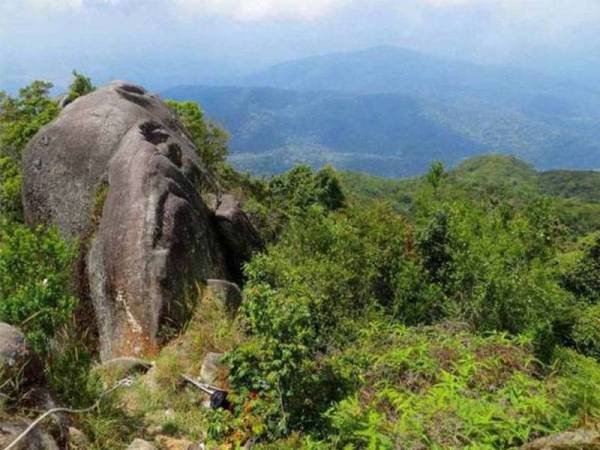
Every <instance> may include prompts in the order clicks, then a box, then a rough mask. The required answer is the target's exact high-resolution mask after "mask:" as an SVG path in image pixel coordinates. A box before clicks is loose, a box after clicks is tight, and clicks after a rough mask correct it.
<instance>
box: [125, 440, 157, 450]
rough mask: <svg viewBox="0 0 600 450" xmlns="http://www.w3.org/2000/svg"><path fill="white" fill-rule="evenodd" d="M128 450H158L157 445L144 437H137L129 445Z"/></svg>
mask: <svg viewBox="0 0 600 450" xmlns="http://www.w3.org/2000/svg"><path fill="white" fill-rule="evenodd" d="M127 450H156V447H155V446H154V445H152V444H151V443H150V442H148V441H144V440H143V439H135V440H134V441H133V442H132V443H131V444H130V445H129V447H127Z"/></svg>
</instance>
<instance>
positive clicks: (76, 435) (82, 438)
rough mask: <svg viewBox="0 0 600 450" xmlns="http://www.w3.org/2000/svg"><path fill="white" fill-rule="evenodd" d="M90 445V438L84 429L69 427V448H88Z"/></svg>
mask: <svg viewBox="0 0 600 450" xmlns="http://www.w3.org/2000/svg"><path fill="white" fill-rule="evenodd" d="M90 445H91V444H90V440H89V439H88V437H87V436H86V435H85V434H84V433H83V432H82V431H80V430H78V429H77V428H74V427H69V450H86V449H88V448H90Z"/></svg>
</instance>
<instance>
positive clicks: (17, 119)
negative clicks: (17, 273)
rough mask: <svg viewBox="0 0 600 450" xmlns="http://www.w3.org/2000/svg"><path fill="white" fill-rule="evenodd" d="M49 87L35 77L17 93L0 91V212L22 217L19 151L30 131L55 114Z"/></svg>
mask: <svg viewBox="0 0 600 450" xmlns="http://www.w3.org/2000/svg"><path fill="white" fill-rule="evenodd" d="M51 88H52V84H51V83H47V82H44V81H34V82H33V83H31V84H30V85H29V86H27V87H25V88H23V89H21V90H20V91H19V96H18V97H10V96H8V95H6V94H4V93H2V92H0V216H4V217H6V218H10V219H13V220H19V219H21V217H22V214H23V213H22V207H21V184H22V179H21V168H20V164H21V153H22V151H23V149H24V148H25V146H26V145H27V142H29V140H30V139H31V138H32V137H33V135H34V134H35V133H37V132H38V130H39V129H40V128H41V127H43V126H44V125H46V124H47V123H48V122H50V121H51V120H52V119H54V118H55V117H56V115H57V114H58V111H59V108H58V104H57V103H56V102H55V101H54V100H52V99H51V98H50V94H49V93H50V89H51Z"/></svg>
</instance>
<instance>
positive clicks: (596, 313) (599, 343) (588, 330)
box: [573, 303, 600, 360]
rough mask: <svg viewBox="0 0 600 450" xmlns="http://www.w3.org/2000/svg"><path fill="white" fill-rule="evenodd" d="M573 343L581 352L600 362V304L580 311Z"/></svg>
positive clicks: (574, 330)
mask: <svg viewBox="0 0 600 450" xmlns="http://www.w3.org/2000/svg"><path fill="white" fill-rule="evenodd" d="M573 341H574V343H575V348H576V349H577V350H578V351H579V352H581V353H583V354H584V355H587V356H591V357H594V358H596V359H598V360H600V303H597V304H595V305H593V306H588V307H587V308H582V309H581V310H580V311H579V314H578V317H577V318H576V321H575V326H574V329H573Z"/></svg>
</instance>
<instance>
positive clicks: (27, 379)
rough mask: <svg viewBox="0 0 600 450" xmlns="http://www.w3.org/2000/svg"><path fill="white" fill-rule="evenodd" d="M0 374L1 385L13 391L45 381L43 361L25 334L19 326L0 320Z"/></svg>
mask: <svg viewBox="0 0 600 450" xmlns="http://www.w3.org/2000/svg"><path fill="white" fill-rule="evenodd" d="M0 374H1V375H0V382H1V383H0V385H2V386H5V389H10V390H13V392H14V390H17V391H21V390H23V389H25V388H28V387H31V386H34V385H41V384H43V382H44V375H43V374H44V371H43V370H42V362H41V361H40V359H39V358H38V357H37V355H36V354H35V353H34V352H33V350H32V349H31V347H30V346H29V344H28V343H27V341H26V339H25V335H24V334H23V333H21V332H20V331H19V330H18V329H17V328H15V327H13V326H11V325H8V324H6V323H2V322H0ZM5 389H3V391H4V390H5Z"/></svg>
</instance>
